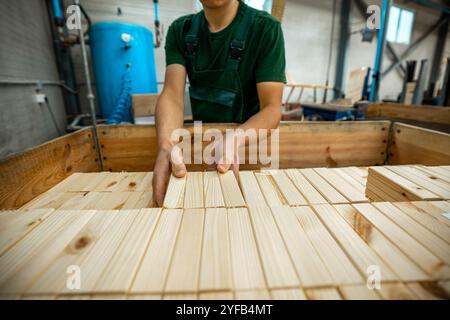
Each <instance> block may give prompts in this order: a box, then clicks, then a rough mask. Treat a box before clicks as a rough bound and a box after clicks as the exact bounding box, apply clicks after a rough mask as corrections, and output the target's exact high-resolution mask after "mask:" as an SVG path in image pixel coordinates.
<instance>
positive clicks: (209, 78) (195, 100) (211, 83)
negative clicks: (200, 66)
mask: <svg viewBox="0 0 450 320" xmlns="http://www.w3.org/2000/svg"><path fill="white" fill-rule="evenodd" d="M255 13H256V10H255V9H253V8H251V7H246V8H245V11H244V16H243V19H242V21H241V23H240V25H239V26H238V28H237V31H236V32H235V34H234V35H233V38H232V39H233V40H232V41H231V43H230V47H229V56H228V59H227V62H226V64H225V66H224V68H223V69H214V70H211V69H209V68H208V69H207V70H201V71H200V70H197V69H196V51H197V48H198V39H199V30H200V26H201V24H202V23H204V22H205V21H206V20H205V18H204V12H203V11H201V12H199V13H197V14H196V15H194V16H193V18H192V22H191V27H190V30H189V32H188V34H187V35H186V38H185V57H186V62H187V73H188V76H189V83H190V87H189V95H190V100H191V107H192V115H193V117H194V120H201V121H203V122H238V123H241V122H243V119H242V114H243V110H244V102H243V95H242V86H241V80H240V77H239V73H238V68H239V61H240V59H241V55H242V53H243V51H244V49H245V40H246V37H247V34H248V30H249V29H250V26H251V23H252V21H253V17H254V15H255ZM213 62H214V61H213ZM211 65H212V64H211Z"/></svg>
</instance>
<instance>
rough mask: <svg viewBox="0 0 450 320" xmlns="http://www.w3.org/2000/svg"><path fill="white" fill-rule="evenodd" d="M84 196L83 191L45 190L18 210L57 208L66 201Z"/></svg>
mask: <svg viewBox="0 0 450 320" xmlns="http://www.w3.org/2000/svg"><path fill="white" fill-rule="evenodd" d="M84 196H85V193H84V192H66V193H56V192H46V193H43V194H41V195H39V196H37V197H36V198H35V199H33V200H31V201H30V202H28V203H27V204H25V205H24V206H22V207H21V208H20V210H34V209H59V208H61V207H62V206H63V205H64V204H65V203H66V202H68V201H73V202H76V201H80V200H81V199H83V197H84Z"/></svg>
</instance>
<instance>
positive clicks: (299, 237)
mask: <svg viewBox="0 0 450 320" xmlns="http://www.w3.org/2000/svg"><path fill="white" fill-rule="evenodd" d="M413 168H416V167H415V166H414V167H413ZM386 169H387V168H386ZM441 169H442V170H447V168H445V167H444V168H441ZM387 170H390V171H391V172H393V171H392V170H391V168H389V169H387ZM418 170H419V169H418ZM366 176H367V169H366V168H356V167H353V168H339V169H325V168H317V169H288V170H271V171H261V172H256V171H255V172H253V171H242V172H240V177H239V181H237V180H236V179H235V178H234V175H233V174H232V173H231V172H229V173H227V174H224V175H219V174H217V173H216V172H189V173H188V174H187V176H186V177H185V178H183V179H176V178H174V177H171V180H170V183H169V187H168V190H167V195H166V198H165V202H164V206H163V208H146V205H144V203H145V202H144V201H143V202H140V203H139V204H137V203H136V204H134V206H135V209H130V208H128V207H127V208H125V207H124V206H121V207H120V208H116V209H115V210H110V209H114V208H106V206H108V205H109V204H108V202H113V201H115V198H116V197H117V196H118V195H119V194H120V193H125V192H128V193H131V194H134V193H136V194H139V193H145V192H151V189H148V188H150V183H149V182H148V179H150V181H151V178H150V177H151V174H149V173H114V174H113V173H97V174H92V173H90V174H76V175H75V176H74V177H73V176H71V177H69V178H68V179H66V180H65V181H63V182H62V183H60V184H59V185H57V186H55V187H54V188H53V189H52V190H50V191H48V192H47V193H46V194H44V195H47V196H48V197H51V196H55V195H58V194H59V195H61V194H63V195H66V194H71V193H74V194H83V193H85V194H84V195H83V196H82V197H86V196H88V195H89V194H91V193H94V194H95V193H96V192H97V193H104V194H108V195H109V197H108V198H107V199H106V198H100V201H96V205H97V207H96V208H87V210H86V208H85V207H84V206H83V208H81V207H80V206H78V207H76V206H77V205H78V203H79V202H80V199H82V198H78V199H76V198H70V199H69V198H67V199H68V200H64V199H62V198H61V199H60V198H57V200H55V201H53V202H51V203H52V204H51V205H49V204H47V202H46V201H47V200H40V201H38V199H35V200H32V201H31V202H30V203H29V204H26V205H25V207H24V208H21V209H20V210H18V211H4V212H0V270H1V272H0V297H1V298H4V299H5V298H9V299H19V298H20V299H39V298H41V299H448V298H449V297H450V220H449V219H448V217H446V216H445V213H448V212H449V211H450V204H449V202H447V201H444V200H439V201H428V200H421V201H401V202H395V201H391V202H388V201H385V202H369V200H368V199H367V198H366V197H365V195H364V191H365V180H366ZM129 188H132V190H130V189H129ZM44 195H42V198H45V197H44ZM78 196H80V195H78ZM103 196H104V197H105V195H103ZM81 202H83V201H81ZM39 203H41V204H39ZM54 203H56V204H55V205H53V204H54ZM99 203H104V204H99ZM70 206H74V207H73V208H70ZM103 206H105V207H103ZM139 206H140V207H139ZM46 207H47V208H46ZM52 207H55V208H56V209H55V208H52ZM372 272H374V273H372ZM77 276H79V278H75V279H78V280H79V281H78V282H77V281H73V282H71V281H72V280H73V279H74V278H73V277H77ZM378 280H379V281H380V287H379V288H378V289H377V288H375V289H374V290H371V289H369V288H368V286H367V283H368V282H369V283H372V281H374V282H373V283H374V284H376V283H377V281H378ZM77 284H78V285H77Z"/></svg>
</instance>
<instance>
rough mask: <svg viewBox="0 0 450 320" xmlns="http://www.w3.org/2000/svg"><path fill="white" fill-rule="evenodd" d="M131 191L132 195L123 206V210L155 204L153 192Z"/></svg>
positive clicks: (148, 206)
mask: <svg viewBox="0 0 450 320" xmlns="http://www.w3.org/2000/svg"><path fill="white" fill-rule="evenodd" d="M129 193H130V196H129V197H128V199H127V200H126V201H125V204H124V205H123V206H122V209H123V210H126V209H142V208H150V207H152V206H153V194H152V193H151V192H139V191H134V192H129Z"/></svg>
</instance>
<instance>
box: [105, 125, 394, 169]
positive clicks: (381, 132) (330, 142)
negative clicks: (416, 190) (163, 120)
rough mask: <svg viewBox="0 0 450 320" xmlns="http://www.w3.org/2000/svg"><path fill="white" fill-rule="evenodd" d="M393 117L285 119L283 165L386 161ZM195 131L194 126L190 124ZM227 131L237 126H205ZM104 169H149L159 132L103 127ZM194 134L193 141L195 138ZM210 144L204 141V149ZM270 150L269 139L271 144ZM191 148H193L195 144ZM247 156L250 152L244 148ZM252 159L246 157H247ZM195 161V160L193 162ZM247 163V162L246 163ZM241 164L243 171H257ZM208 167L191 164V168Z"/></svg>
mask: <svg viewBox="0 0 450 320" xmlns="http://www.w3.org/2000/svg"><path fill="white" fill-rule="evenodd" d="M389 125H390V122H389V121H361V122H307V123H298V122H297V123H289V122H287V123H282V124H281V125H280V131H279V151H280V157H279V167H280V168H305V167H342V166H353V165H358V166H369V165H377V164H382V163H383V162H384V158H385V151H386V145H387V143H386V141H387V136H388V131H389ZM185 128H186V129H188V130H189V131H190V132H191V133H192V132H193V126H192V125H186V126H185ZM209 128H217V129H219V130H221V131H224V130H225V129H227V128H236V126H235V125H232V124H230V125H225V124H217V125H211V124H206V125H204V126H203V133H205V131H206V130H207V129H209ZM99 138H100V143H101V145H102V151H103V157H104V165H105V170H112V171H122V170H124V171H151V170H152V169H153V166H154V164H155V159H156V156H157V138H156V130H155V127H154V126H152V125H142V126H125V125H124V126H120V125H119V126H99ZM193 140H194V139H193V138H192V139H191V142H193ZM207 144H208V143H207V142H204V143H203V147H205V146H206V145H207ZM267 148H268V150H270V149H271V146H270V141H268V142H267ZM191 149H192V152H194V148H193V147H192V148H191ZM246 155H247V156H246V157H247V158H248V153H247V152H246ZM247 160H248V159H247ZM191 162H193V159H192V161H191ZM247 162H248V161H247ZM260 167H261V165H259V164H251V165H250V164H242V165H241V169H242V170H255V169H259V168H260ZM200 169H206V166H205V165H202V164H190V165H188V170H200Z"/></svg>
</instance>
